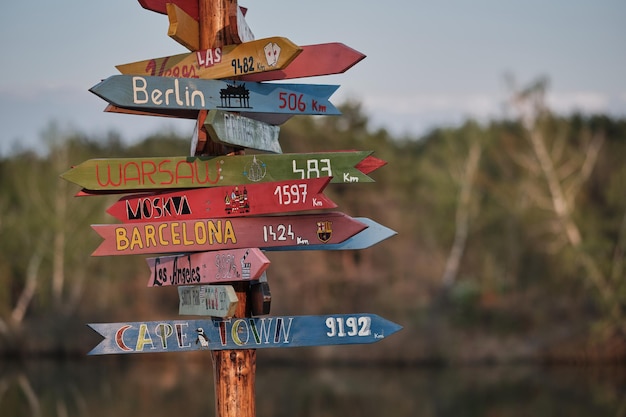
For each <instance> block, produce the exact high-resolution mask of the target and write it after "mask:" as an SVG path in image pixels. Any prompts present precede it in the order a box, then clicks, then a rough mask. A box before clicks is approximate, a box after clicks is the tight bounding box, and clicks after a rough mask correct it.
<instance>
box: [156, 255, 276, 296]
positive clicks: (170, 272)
mask: <svg viewBox="0 0 626 417" xmlns="http://www.w3.org/2000/svg"><path fill="white" fill-rule="evenodd" d="M146 262H148V266H149V267H150V279H149V280H148V287H161V286H169V285H189V284H215V283H223V282H231V281H250V280H255V279H258V278H259V277H260V276H261V275H263V272H264V271H265V270H266V269H267V268H268V267H269V266H270V260H269V259H267V257H266V256H265V255H264V254H263V252H262V251H261V250H260V249H257V248H246V249H230V250H220V251H211V252H200V253H186V254H180V255H173V256H161V257H156V258H148V259H146Z"/></svg>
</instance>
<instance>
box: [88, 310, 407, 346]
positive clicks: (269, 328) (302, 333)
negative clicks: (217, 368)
mask: <svg viewBox="0 0 626 417" xmlns="http://www.w3.org/2000/svg"><path fill="white" fill-rule="evenodd" d="M89 326H90V327H91V328H92V329H94V330H95V331H96V332H98V333H100V334H101V335H102V336H103V337H104V339H103V340H102V341H101V342H100V344H98V345H97V346H96V347H95V348H93V350H91V352H89V354H90V355H108V354H120V353H150V352H154V353H156V352H185V351H190V350H222V349H264V348H288V347H304V346H328V345H350V344H365V343H375V342H379V341H381V340H383V339H385V338H386V337H389V336H391V335H392V334H394V333H396V332H397V331H399V330H400V329H401V328H402V326H400V325H398V324H396V323H393V322H391V321H389V320H386V319H384V318H382V317H379V316H377V315H375V314H366V313H364V314H333V315H327V316H278V317H271V316H270V317H255V318H234V319H225V320H223V319H212V320H206V319H204V320H172V321H149V322H131V323H92V324H89Z"/></svg>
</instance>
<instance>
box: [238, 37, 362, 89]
mask: <svg viewBox="0 0 626 417" xmlns="http://www.w3.org/2000/svg"><path fill="white" fill-rule="evenodd" d="M301 48H302V52H301V53H300V54H299V55H298V56H297V57H296V58H295V59H294V60H293V61H291V63H290V64H289V65H288V66H287V67H286V68H284V69H281V70H276V71H269V72H265V73H263V74H261V73H259V74H248V75H243V76H242V77H241V78H240V79H242V80H245V81H273V80H287V79H292V78H303V77H315V76H318V75H331V74H341V73H343V72H345V71H347V70H348V69H350V68H351V67H353V66H354V65H355V64H357V63H358V62H359V61H361V60H362V59H363V58H365V55H363V54H362V53H360V52H359V51H356V50H354V49H352V48H350V47H348V46H346V45H344V44H342V43H323V44H318V45H306V46H301Z"/></svg>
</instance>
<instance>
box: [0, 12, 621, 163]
mask: <svg viewBox="0 0 626 417" xmlns="http://www.w3.org/2000/svg"><path fill="white" fill-rule="evenodd" d="M6 3H7V4H5V5H4V6H3V8H2V13H1V14H0V39H2V41H1V43H0V45H1V49H0V51H1V52H2V56H3V60H2V61H3V63H2V64H0V155H6V154H9V153H10V152H13V151H15V150H17V149H24V148H27V149H37V150H42V149H45V140H44V135H43V132H45V131H46V130H47V129H48V128H49V127H50V126H51V124H55V125H56V126H58V127H59V129H60V130H61V131H67V132H72V131H79V132H81V133H85V134H88V135H96V136H97V137H104V136H106V135H107V134H108V132H111V131H114V132H117V133H118V134H119V135H120V136H121V137H122V139H123V140H124V141H125V142H127V143H134V142H136V141H138V140H141V139H143V138H145V137H146V136H147V135H149V134H152V133H156V132H160V131H164V130H165V131H170V130H171V131H175V132H177V133H179V134H182V135H189V137H190V138H191V135H192V133H193V128H194V122H193V121H191V120H178V119H171V118H161V117H150V116H136V115H124V114H114V113H105V112H103V110H104V108H105V107H106V104H107V103H106V102H105V101H104V100H102V99H100V98H99V97H97V96H95V95H94V94H92V93H90V92H89V91H88V90H89V88H91V87H92V86H94V85H95V84H97V83H98V82H99V81H100V80H101V79H104V78H107V77H109V76H111V75H115V74H118V71H117V70H116V68H115V65H118V64H124V63H129V62H135V61H140V60H145V59H150V58H156V57H162V56H168V55H174V54H179V53H184V52H187V50H186V49H185V48H184V47H182V46H181V45H179V44H178V43H177V42H175V41H174V40H172V39H170V38H169V37H168V36H167V30H168V19H167V16H165V15H161V14H157V13H154V12H151V11H149V10H145V9H143V8H142V7H141V6H140V5H139V2H138V1H137V0H106V1H86V0H57V1H54V2H50V1H42V0H40V1H35V2H27V1H11V2H6ZM239 5H240V6H244V7H247V8H248V13H247V15H246V22H247V23H248V26H249V27H250V29H251V30H252V32H253V33H254V35H255V38H256V39H261V38H266V37H271V36H283V37H287V38H289V39H290V40H291V41H292V42H294V43H296V44H298V45H311V44H318V43H328V42H341V43H344V44H346V45H348V46H349V47H351V48H353V49H356V50H358V51H360V52H362V53H363V54H365V55H367V57H366V58H365V59H364V60H362V61H361V62H360V63H358V64H357V65H356V66H354V67H353V68H351V69H350V70H348V71H347V72H345V73H343V74H337V75H331V76H325V77H312V78H307V79H298V80H293V81H291V82H298V83H319V84H336V85H340V86H341V87H340V88H339V89H338V91H337V92H336V93H335V94H334V95H333V96H332V97H331V101H332V102H333V103H334V104H335V105H339V104H341V103H342V102H345V101H346V100H355V101H358V102H360V103H361V104H362V107H363V110H364V112H365V113H366V115H367V116H368V117H369V118H370V127H371V128H373V129H378V128H385V129H387V130H388V131H389V132H391V133H392V134H393V135H397V136H405V135H407V136H411V137H416V138H417V137H419V136H420V135H423V134H425V133H426V132H428V131H429V130H430V129H433V128H436V127H442V126H455V125H458V124H460V123H462V122H463V121H465V120H467V119H468V118H473V119H476V120H479V121H481V122H485V121H488V120H491V119H497V118H502V117H504V116H505V115H506V114H507V108H506V102H507V99H508V97H509V96H510V92H511V88H510V85H509V83H507V82H506V81H505V80H506V79H507V76H508V75H510V76H512V77H513V79H514V80H515V81H516V85H517V86H518V87H524V86H526V85H528V84H530V83H531V82H532V81H534V80H536V79H537V78H538V77H547V78H548V79H549V81H550V83H549V89H548V94H547V100H548V104H549V105H550V107H551V108H552V109H553V110H554V111H556V112H558V113H562V114H570V113H571V112H574V111H580V112H583V113H605V114H610V115H612V116H615V117H625V116H626V24H624V22H626V1H623V0H598V1H588V0H551V1H550V0H549V1H546V0H509V1H503V0H471V1H470V0H448V1H438V2H433V1H423V0H412V1H408V0H402V1H400V0H386V1H384V2H373V1H369V0H340V1H336V0H315V1H306V2H303V1H296V0H262V1H261V0H240V1H239ZM329 117H330V116H329Z"/></svg>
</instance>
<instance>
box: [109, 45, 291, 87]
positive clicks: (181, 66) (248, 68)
mask: <svg viewBox="0 0 626 417" xmlns="http://www.w3.org/2000/svg"><path fill="white" fill-rule="evenodd" d="M301 51H302V49H301V48H300V47H298V46H297V45H296V44H294V43H293V42H291V41H290V40H289V39H287V38H281V37H272V38H265V39H259V40H256V41H251V42H246V43H241V44H238V45H228V46H224V47H217V48H211V49H206V50H200V51H196V52H192V53H186V54H180V55H174V56H167V57H163V58H154V59H149V60H146V61H139V62H133V63H130V64H124V65H117V67H116V68H117V69H118V70H119V71H120V72H121V73H122V74H125V75H150V76H163V77H183V78H204V79H218V78H233V77H239V76H241V75H246V74H254V73H260V72H266V71H272V70H279V69H283V68H285V67H286V66H287V65H289V63H290V62H291V61H293V59H294V58H295V57H296V56H297V55H298V54H299V53H300V52H301Z"/></svg>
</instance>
